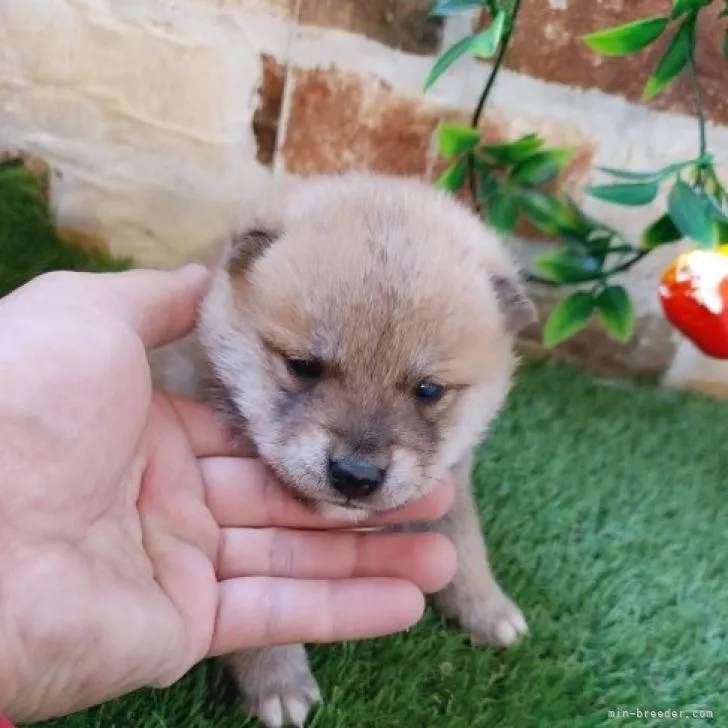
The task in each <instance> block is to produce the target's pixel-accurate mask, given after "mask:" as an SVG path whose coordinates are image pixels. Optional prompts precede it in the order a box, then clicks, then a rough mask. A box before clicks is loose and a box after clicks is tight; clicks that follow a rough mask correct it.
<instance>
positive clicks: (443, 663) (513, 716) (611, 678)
mask: <svg viewBox="0 0 728 728" xmlns="http://www.w3.org/2000/svg"><path fill="white" fill-rule="evenodd" d="M727 430H728V406H727V405H726V404H722V403H717V402H711V401H706V400H701V399H699V398H697V397H691V396H685V395H680V394H676V393H672V392H665V391H659V390H652V389H645V388H639V389H632V388H622V387H614V386H608V385H604V384H600V383H598V382H595V381H594V380H593V379H591V378H590V377H588V376H586V375H584V374H581V373H579V372H577V371H574V370H572V369H569V368H566V367H562V366H552V365H549V364H542V365H529V366H526V367H524V368H523V369H522V372H521V374H520V376H519V379H518V385H517V387H516V389H515V392H514V394H513V397H512V398H511V400H510V405H509V406H508V408H507V410H506V412H505V413H504V415H503V417H502V418H501V419H500V420H499V421H498V424H497V426H496V427H495V429H494V431H493V433H492V436H491V437H490V439H489V440H488V442H487V444H486V445H485V446H484V447H483V448H482V450H481V453H480V457H479V460H478V464H477V469H476V479H477V490H478V496H479V500H480V504H481V508H482V514H483V522H484V525H485V529H486V532H487V533H488V534H489V542H490V548H491V552H492V559H493V563H494V568H495V569H496V572H497V573H498V575H499V576H500V578H501V580H502V582H503V584H504V585H505V587H506V588H507V590H508V591H509V593H510V594H511V595H512V596H513V597H514V598H515V599H516V600H517V601H518V603H519V604H520V605H521V607H522V608H523V610H524V611H525V613H526V615H527V617H528V618H529V621H530V626H531V630H532V634H531V637H530V638H529V639H528V640H527V641H525V642H524V643H523V644H522V645H520V646H518V647H516V648H515V649H512V650H510V651H508V652H506V653H500V654H499V653H497V652H496V651H494V650H491V649H487V648H473V647H471V646H470V645H469V644H468V643H467V640H465V639H464V638H463V636H461V635H460V634H459V633H458V632H457V631H456V629H454V628H453V627H452V626H451V625H447V624H445V623H443V621H442V620H441V619H439V618H438V617H437V616H435V615H434V614H432V613H430V614H428V615H427V617H426V618H425V619H424V620H423V622H422V623H421V624H420V625H419V626H417V627H416V628H415V629H412V630H411V631H410V632H408V633H406V634H402V635H398V636H395V637H391V638H384V639H378V640H373V641H369V642H360V643H350V644H346V645H343V646H325V647H317V648H315V649H313V650H312V654H313V663H314V668H315V673H316V675H317V677H318V678H319V681H320V684H321V687H322V691H323V693H324V695H325V697H326V704H325V706H324V707H323V708H321V709H320V710H319V711H318V712H317V713H315V715H314V716H313V720H312V721H311V723H310V725H311V726H316V728H335V727H336V728H382V727H383V726H385V727H388V726H393V727H394V726H403V727H406V728H423V727H424V728H440V727H447V728H471V727H476V726H480V727H482V728H557V727H560V726H563V727H564V728H595V727H596V726H616V725H635V726H636V725H640V726H665V725H690V726H699V725H728V639H727V638H726V628H727V624H726V623H727V617H728V549H726V546H725V537H726V533H727V532H728V498H727V497H726V496H727V494H728V493H727V488H728V484H727V483H726V482H725V481H726V476H727V475H728V449H726V447H725V445H724V442H725V433H726V431H727ZM638 708H640V709H649V710H652V709H654V710H665V709H670V710H672V709H675V710H680V709H683V710H688V709H692V708H698V709H703V710H710V711H713V714H714V715H715V716H716V718H715V719H714V720H713V721H709V720H689V721H687V720H682V721H674V720H671V721H665V720H664V719H663V720H660V719H654V720H643V719H638V718H627V719H621V720H618V719H615V718H609V714H608V711H609V710H617V709H623V710H630V711H634V710H636V709H638ZM48 725H52V726H54V727H55V728H86V726H98V727H99V728H102V727H103V728H105V727H106V726H109V727H110V726H132V725H133V726H139V727H140V728H163V727H165V726H167V727H169V728H172V727H175V728H177V727H179V728H182V727H183V726H184V727H189V728H213V727H215V728H218V727H219V728H233V727H235V728H237V727H238V726H242V725H255V724H254V723H253V722H252V721H251V722H250V723H246V722H245V721H242V720H241V717H240V713H239V712H238V707H237V706H236V701H235V696H234V693H233V691H232V690H231V689H230V686H229V685H228V683H227V682H226V680H225V678H224V677H223V676H222V675H221V674H220V673H219V671H218V669H217V668H216V667H215V666H213V665H206V666H203V667H201V668H199V669H197V670H195V671H194V672H193V673H192V674H191V675H189V676H188V677H187V678H186V679H184V680H183V681H182V682H180V683H179V684H178V685H176V686H175V687H173V688H172V689H170V690H165V691H160V692H151V691H145V692H140V693H138V694H136V695H133V696H130V697H128V698H126V699H124V700H120V701H117V702H114V703H111V704H108V705H106V706H104V707H103V708H100V709H97V710H92V711H89V712H87V713H84V714H81V715H77V716H75V717H70V718H67V719H65V720H59V721H55V722H51V723H50V724H48Z"/></svg>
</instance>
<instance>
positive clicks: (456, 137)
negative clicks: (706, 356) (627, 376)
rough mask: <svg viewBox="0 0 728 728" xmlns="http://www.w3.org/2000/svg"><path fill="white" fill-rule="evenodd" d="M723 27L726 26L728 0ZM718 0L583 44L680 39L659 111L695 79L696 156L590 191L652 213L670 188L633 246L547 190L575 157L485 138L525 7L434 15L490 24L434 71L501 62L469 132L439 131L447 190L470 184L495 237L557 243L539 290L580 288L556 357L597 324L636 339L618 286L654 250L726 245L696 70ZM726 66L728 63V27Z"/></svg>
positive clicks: (626, 49) (553, 328)
mask: <svg viewBox="0 0 728 728" xmlns="http://www.w3.org/2000/svg"><path fill="white" fill-rule="evenodd" d="M718 1H719V2H721V3H722V4H723V6H724V7H723V8H722V10H721V12H720V17H721V18H728V0H718ZM714 2H716V0H674V2H673V3H672V8H671V10H670V12H669V14H665V15H660V16H654V17H648V18H641V19H638V20H635V21H632V22H629V23H626V24H624V25H620V26H617V27H613V28H608V29H605V30H599V31H597V32H594V33H592V34H590V35H587V36H585V37H583V38H582V41H583V42H584V43H586V45H587V46H588V47H589V48H590V49H591V50H592V51H593V52H595V53H598V54H601V55H603V56H624V55H629V54H633V53H637V52H639V51H642V50H644V49H646V48H647V47H648V46H650V45H652V44H653V43H655V42H656V41H657V40H658V39H660V38H662V37H663V36H665V35H666V34H670V38H669V41H668V42H667V44H666V48H665V51H664V52H663V54H662V55H661V57H660V59H659V61H658V62H657V64H656V66H655V68H654V70H653V71H652V73H651V75H650V76H649V78H648V79H647V80H646V83H645V85H644V91H643V95H642V97H643V100H644V101H650V100H651V99H654V98H655V97H657V96H658V95H659V94H661V93H662V92H663V91H665V89H667V88H668V87H669V86H670V85H671V84H672V83H674V81H675V80H676V79H677V78H678V77H679V76H681V75H683V74H688V75H689V76H690V79H691V82H692V84H691V87H692V93H693V98H694V104H695V110H696V118H697V127H698V133H697V134H696V140H697V143H696V154H695V156H694V157H693V158H691V159H687V160H682V161H676V162H674V163H672V164H669V165H667V166H666V167H664V168H662V169H658V170H653V171H632V170H626V169H615V168H611V167H599V168H597V169H598V170H599V172H600V173H601V174H602V175H603V177H604V179H605V181H604V182H602V183H600V184H593V185H589V186H587V187H586V188H585V193H586V194H588V195H590V196H591V197H593V198H596V199H599V200H602V201H604V202H607V203H611V204H614V205H624V206H633V207H634V206H644V205H648V204H650V203H652V202H654V201H655V199H656V198H657V196H658V194H659V192H660V190H661V188H663V186H669V192H668V194H667V209H666V210H665V212H664V214H662V215H661V216H660V217H658V218H657V219H655V220H654V221H653V222H652V223H651V224H649V225H648V226H647V227H646V228H645V229H644V230H643V231H642V233H641V235H640V238H639V240H638V241H631V240H629V239H628V238H627V237H626V236H625V235H623V234H622V233H621V232H619V231H618V230H616V229H614V228H613V227H611V226H609V225H607V224H605V223H603V222H601V221H599V220H596V219H594V218H593V217H591V216H590V215H588V214H586V213H585V212H584V210H583V209H582V208H581V207H580V205H579V204H578V203H577V202H576V201H575V200H574V199H573V197H572V196H571V195H569V194H567V193H566V192H564V191H560V192H557V193H552V192H549V191H547V190H546V189H545V186H546V185H547V184H548V183H550V182H552V181H553V180H554V179H556V178H557V177H558V176H559V175H560V174H561V173H562V172H563V171H564V170H565V169H566V167H567V165H568V164H569V162H570V160H571V159H572V157H573V150H572V149H570V148H548V147H547V146H546V144H545V141H544V139H542V138H541V137H540V136H538V135H537V134H528V135H526V136H522V137H520V138H518V139H513V140H510V141H506V142H502V143H489V142H488V141H487V140H485V139H483V138H481V134H480V131H479V128H480V123H481V119H482V117H483V113H484V111H485V109H486V106H487V103H488V100H489V98H490V95H491V93H492V90H493V87H494V85H495V82H496V80H497V78H498V74H499V73H500V71H501V69H502V67H503V63H504V61H505V58H506V55H507V53H508V48H509V45H510V42H511V39H512V37H513V33H514V31H515V30H516V28H517V24H518V20H519V17H520V12H521V0H439V1H438V2H436V4H435V6H434V8H433V10H432V14H433V15H434V16H439V17H444V16H448V15H452V14H455V13H461V12H466V11H473V10H479V11H481V12H482V13H483V14H484V16H485V18H486V20H487V22H486V23H485V25H484V27H482V28H479V29H478V30H475V31H474V32H473V33H471V34H470V35H468V36H466V37H464V38H462V39H461V40H459V41H458V42H457V43H455V44H454V45H453V46H451V47H450V48H448V49H447V50H446V51H445V52H444V53H443V54H442V55H441V56H440V57H439V58H438V59H437V61H436V62H435V64H434V65H433V67H432V70H431V71H430V73H429V75H428V77H427V80H426V82H425V90H427V89H429V88H430V87H431V86H433V84H435V83H436V82H437V81H438V80H439V79H440V77H441V76H442V75H443V74H444V73H445V72H446V71H447V69H448V68H449V67H450V66H451V65H452V64H453V63H455V62H456V61H457V60H458V59H459V58H461V57H463V56H465V55H471V56H475V57H477V58H480V59H485V60H490V61H492V63H491V66H490V71H489V73H488V76H487V78H486V80H485V83H484V86H483V90H482V93H481V94H480V97H479V99H478V101H477V104H476V106H475V110H474V112H473V115H472V118H471V122H470V125H469V126H464V125H457V124H450V123H443V124H441V125H440V126H439V128H438V143H439V152H440V154H441V155H442V156H444V157H446V158H448V159H449V161H450V164H449V166H448V167H447V169H446V170H445V172H444V173H443V174H442V175H441V177H440V178H439V179H438V181H437V184H438V186H440V187H443V188H445V189H447V190H450V191H451V192H453V193H455V192H457V191H458V190H460V189H461V188H463V187H464V186H466V185H467V186H468V188H469V190H470V195H471V198H472V200H473V204H474V205H475V207H476V209H477V210H478V212H479V213H480V214H481V215H482V217H483V219H484V220H485V221H486V222H487V223H488V224H490V225H492V226H493V227H494V228H496V229H497V230H499V231H501V232H503V233H505V234H510V233H513V231H514V229H515V227H516V225H517V224H518V222H519V220H521V219H522V218H526V219H527V220H529V221H530V222H531V223H532V224H533V225H535V226H536V227H537V228H538V229H539V230H540V231H542V232H543V233H545V234H546V235H548V236H551V237H554V238H556V240H557V241H558V245H557V247H556V248H555V249H554V250H550V251H549V252H547V253H544V254H542V255H541V256H539V257H538V258H537V259H536V261H535V263H534V265H535V267H536V269H537V272H530V273H527V275H526V277H527V279H528V280H529V281H531V282H534V283H539V284H541V285H547V286H575V287H576V288H577V290H575V291H572V292H570V293H568V294H567V295H566V296H565V297H564V298H563V299H562V300H561V301H560V302H559V303H558V304H557V305H556V307H555V308H554V309H553V311H552V312H551V314H550V316H549V318H548V320H547V321H546V323H545V326H544V333H543V336H544V343H545V344H546V345H547V346H549V347H553V346H556V345H558V344H559V343H561V342H563V341H566V340H567V339H569V338H571V337H572V336H574V335H575V334H577V333H578V332H579V331H581V330H582V329H583V328H584V327H585V326H586V325H587V324H588V323H589V321H590V320H591V319H592V317H593V316H595V315H596V316H598V317H599V318H600V319H601V320H602V322H603V324H604V326H605V328H606V330H607V331H608V333H609V335H610V336H611V337H612V338H614V339H615V340H617V341H620V342H625V341H627V340H629V339H630V338H631V337H632V335H633V333H634V328H635V312H634V307H633V304H632V301H631V299H630V296H629V294H628V293H627V291H626V289H625V288H624V287H623V286H622V285H620V284H619V283H617V282H616V281H615V277H616V276H618V275H619V274H620V273H623V272H625V271H627V270H628V269H630V268H631V267H632V266H634V265H635V264H637V263H638V262H639V261H641V260H642V259H643V258H645V257H646V256H648V255H649V254H650V253H651V252H652V251H653V250H655V249H656V248H658V247H660V246H663V245H669V244H672V243H676V242H678V241H680V240H683V239H688V240H690V241H692V242H693V243H694V244H695V245H696V246H698V247H701V248H707V249H710V248H717V247H718V246H720V245H721V244H725V243H728V191H726V184H725V183H724V182H722V181H721V180H720V179H719V176H718V174H717V172H716V168H715V165H714V159H713V156H712V155H711V153H710V151H709V149H708V140H707V134H706V121H705V113H704V109H703V99H702V94H701V88H700V83H699V80H698V76H697V73H696V68H695V53H696V46H697V43H698V35H697V28H698V23H699V21H700V15H701V13H702V12H704V11H705V9H706V8H707V7H708V6H710V5H712V4H714ZM723 51H724V56H725V59H726V61H728V27H727V28H726V31H725V41H724V48H723Z"/></svg>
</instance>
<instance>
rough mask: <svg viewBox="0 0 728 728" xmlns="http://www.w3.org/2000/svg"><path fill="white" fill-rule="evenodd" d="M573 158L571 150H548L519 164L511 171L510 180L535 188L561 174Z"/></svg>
mask: <svg viewBox="0 0 728 728" xmlns="http://www.w3.org/2000/svg"><path fill="white" fill-rule="evenodd" d="M573 156H574V150H573V149H549V150H547V151H544V152H537V153H536V154H534V155H533V156H532V157H530V158H529V159H527V160H526V161H524V162H521V163H520V164H519V165H518V166H517V167H516V168H515V169H514V170H513V172H512V174H511V177H510V178H511V180H513V181H514V182H518V183H519V184H526V185H530V186H532V187H537V186H538V185H540V184H543V183H544V182H548V181H549V180H552V179H553V178H554V177H556V176H557V175H558V174H561V172H563V171H564V169H566V166H567V165H568V164H569V161H570V160H571V158H572V157H573Z"/></svg>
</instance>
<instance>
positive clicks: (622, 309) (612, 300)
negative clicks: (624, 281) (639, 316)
mask: <svg viewBox="0 0 728 728" xmlns="http://www.w3.org/2000/svg"><path fill="white" fill-rule="evenodd" d="M594 303H595V305H596V308H597V312H598V313H599V318H600V319H601V320H602V323H603V324H604V327H605V328H606V330H607V331H608V332H609V334H610V335H611V337H612V338H613V339H616V340H617V341H619V342H621V343H625V342H626V341H629V340H630V339H631V338H632V334H634V327H635V320H636V317H635V312H634V306H633V305H632V300H631V299H630V297H629V294H628V293H627V291H626V290H625V289H624V287H623V286H609V287H608V288H605V289H604V290H603V291H602V292H601V293H600V294H599V295H598V296H597V298H596V300H595V301H594Z"/></svg>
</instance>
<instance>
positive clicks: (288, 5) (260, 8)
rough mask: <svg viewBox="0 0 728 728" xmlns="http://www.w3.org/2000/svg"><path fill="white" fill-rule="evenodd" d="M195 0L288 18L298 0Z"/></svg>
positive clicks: (221, 8) (227, 7) (222, 7)
mask: <svg viewBox="0 0 728 728" xmlns="http://www.w3.org/2000/svg"><path fill="white" fill-rule="evenodd" d="M195 2H198V3H203V4H206V5H210V6H212V7H215V8H218V9H219V10H225V11H232V12H244V13H249V14H253V15H268V16H272V17H277V18H286V19H290V18H293V17H294V16H295V12H296V5H297V2H298V0H195Z"/></svg>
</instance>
